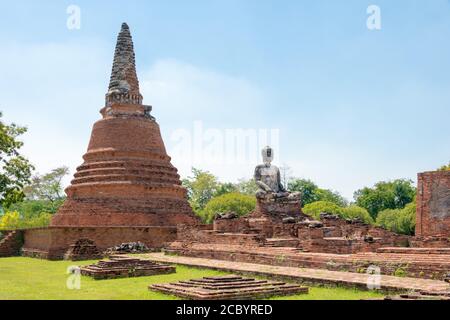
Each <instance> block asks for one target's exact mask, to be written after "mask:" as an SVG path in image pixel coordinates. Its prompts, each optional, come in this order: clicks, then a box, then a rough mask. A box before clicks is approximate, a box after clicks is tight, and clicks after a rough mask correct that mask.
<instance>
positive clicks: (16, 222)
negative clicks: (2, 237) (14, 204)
mask: <svg viewBox="0 0 450 320" xmlns="http://www.w3.org/2000/svg"><path fill="white" fill-rule="evenodd" d="M51 218H52V214H50V213H47V212H41V213H39V214H35V215H34V216H32V217H30V218H28V217H22V216H20V214H19V213H18V212H17V211H8V212H6V213H5V214H4V215H3V216H2V217H1V218H0V230H14V229H22V228H23V229H24V228H38V227H47V226H48V225H49V224H50V220H51Z"/></svg>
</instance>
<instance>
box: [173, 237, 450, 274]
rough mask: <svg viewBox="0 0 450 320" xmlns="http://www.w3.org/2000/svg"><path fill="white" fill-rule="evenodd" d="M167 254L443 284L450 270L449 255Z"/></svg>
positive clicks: (179, 250)
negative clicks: (377, 273) (372, 272)
mask: <svg viewBox="0 0 450 320" xmlns="http://www.w3.org/2000/svg"><path fill="white" fill-rule="evenodd" d="M166 250H167V252H170V253H176V254H179V255H182V256H187V257H197V258H208V259H218V260H225V261H235V262H250V263H257V264H262V265H273V266H287V267H296V268H299V267H300V268H313V269H327V270H333V271H350V272H357V273H365V272H366V270H367V268H368V267H370V266H377V267H379V268H380V269H381V272H382V274H385V275H399V276H409V277H414V278H427V279H439V280H443V279H445V278H446V277H447V273H448V270H449V269H450V255H448V254H417V253H412V254H408V253H406V254H405V253H374V252H361V253H357V254H333V253H316V252H301V251H299V250H298V249H296V248H274V247H246V246H239V245H226V244H201V243H193V244H190V245H189V246H183V243H180V242H173V243H171V245H170V246H169V247H168V249H166Z"/></svg>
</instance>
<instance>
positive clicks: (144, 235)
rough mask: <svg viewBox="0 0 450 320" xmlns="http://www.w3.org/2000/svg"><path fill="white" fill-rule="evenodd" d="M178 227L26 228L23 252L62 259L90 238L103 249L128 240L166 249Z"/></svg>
mask: <svg viewBox="0 0 450 320" xmlns="http://www.w3.org/2000/svg"><path fill="white" fill-rule="evenodd" d="M176 236H177V229H176V227H49V228H40V229H28V230H24V239H25V243H24V245H23V248H22V251H23V255H25V256H31V257H38V258H44V259H50V260H58V259H62V258H63V256H64V254H65V252H66V251H67V250H68V248H69V246H70V245H72V244H74V243H75V242H76V241H77V240H79V239H90V240H92V241H94V243H95V245H96V246H97V248H98V249H99V250H100V251H104V250H106V249H107V248H110V247H112V246H116V245H118V244H121V243H124V242H137V241H140V242H143V243H145V244H146V245H147V246H148V247H149V248H162V247H163V246H164V245H165V244H166V243H168V242H171V241H174V240H176Z"/></svg>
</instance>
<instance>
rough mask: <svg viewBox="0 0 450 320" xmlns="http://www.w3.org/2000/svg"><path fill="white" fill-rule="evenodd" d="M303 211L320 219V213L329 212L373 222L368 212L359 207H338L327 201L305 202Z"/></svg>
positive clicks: (343, 217) (344, 217) (346, 217)
mask: <svg viewBox="0 0 450 320" xmlns="http://www.w3.org/2000/svg"><path fill="white" fill-rule="evenodd" d="M303 212H304V213H306V214H307V215H310V216H312V217H314V218H315V219H320V214H321V213H331V214H335V215H337V216H339V217H341V218H342V219H355V218H360V219H361V220H362V221H364V222H365V223H369V224H373V223H374V221H373V219H372V218H371V216H370V214H369V212H368V211H367V210H366V209H364V208H361V207H358V206H356V205H352V206H350V207H344V208H343V207H340V206H338V205H337V204H335V203H333V202H329V201H316V202H313V203H310V204H307V205H306V206H305V207H304V208H303Z"/></svg>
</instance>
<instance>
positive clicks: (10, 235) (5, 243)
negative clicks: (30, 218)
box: [0, 230, 23, 257]
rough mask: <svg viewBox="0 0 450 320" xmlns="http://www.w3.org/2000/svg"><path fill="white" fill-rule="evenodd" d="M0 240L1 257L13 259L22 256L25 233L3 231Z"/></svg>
mask: <svg viewBox="0 0 450 320" xmlns="http://www.w3.org/2000/svg"><path fill="white" fill-rule="evenodd" d="M2 233H3V234H4V236H3V238H2V239H1V240H0V257H13V256H18V255H20V250H21V248H22V245H23V232H22V231H20V230H14V231H2Z"/></svg>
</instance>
